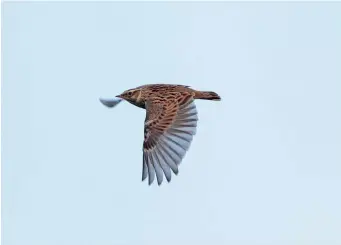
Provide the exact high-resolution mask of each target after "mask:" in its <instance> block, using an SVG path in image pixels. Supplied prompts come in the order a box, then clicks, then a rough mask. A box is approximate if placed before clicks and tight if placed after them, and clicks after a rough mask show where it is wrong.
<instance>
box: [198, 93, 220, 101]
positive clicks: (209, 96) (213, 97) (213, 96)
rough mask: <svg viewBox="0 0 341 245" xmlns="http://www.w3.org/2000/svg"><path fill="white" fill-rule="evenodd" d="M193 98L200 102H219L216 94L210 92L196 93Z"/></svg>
mask: <svg viewBox="0 0 341 245" xmlns="http://www.w3.org/2000/svg"><path fill="white" fill-rule="evenodd" d="M194 98H195V99H200V100H221V98H220V96H219V95H218V94H217V93H215V92H211V91H196V92H195V96H194Z"/></svg>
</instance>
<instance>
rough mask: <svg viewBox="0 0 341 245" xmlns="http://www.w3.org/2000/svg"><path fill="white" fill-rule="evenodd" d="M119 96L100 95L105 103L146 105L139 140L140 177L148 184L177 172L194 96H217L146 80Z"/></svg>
mask: <svg viewBox="0 0 341 245" xmlns="http://www.w3.org/2000/svg"><path fill="white" fill-rule="evenodd" d="M116 97H118V98H120V99H116V100H115V99H100V101H101V102H102V103H103V104H104V105H105V106H107V107H114V106H116V105H117V104H118V103H119V102H121V101H122V99H123V100H126V101H128V102H130V103H131V104H133V105H135V106H138V107H140V108H144V109H146V119H145V122H144V141H143V166H142V181H144V180H145V179H146V178H147V176H148V177H149V185H151V184H152V183H153V181H154V179H155V175H156V178H157V182H158V185H161V183H162V181H163V175H165V177H166V179H167V181H168V182H170V181H171V177H172V174H171V171H173V173H174V174H178V165H179V164H180V163H181V161H182V159H183V157H184V156H185V154H186V151H187V150H188V148H189V146H190V144H191V142H192V139H193V135H195V133H196V126H197V121H198V116H197V110H196V106H195V104H194V100H195V99H202V100H220V96H219V95H218V94H216V93H215V92H204V91H196V90H194V89H191V88H190V87H189V86H183V85H173V84H149V85H144V86H140V87H137V88H133V89H129V90H127V91H124V92H123V93H122V94H120V95H118V96H116Z"/></svg>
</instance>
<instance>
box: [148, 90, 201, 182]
mask: <svg viewBox="0 0 341 245" xmlns="http://www.w3.org/2000/svg"><path fill="white" fill-rule="evenodd" d="M146 111H147V115H146V120H145V128H144V142H143V170H142V180H145V179H146V178H147V176H148V177H149V185H150V184H152V183H153V181H154V178H155V175H156V178H157V182H158V184H159V185H161V183H162V181H163V174H164V175H165V177H166V179H167V181H168V182H170V181H171V170H172V171H173V173H175V174H177V173H178V165H179V164H180V162H181V160H182V159H183V157H184V156H185V154H186V151H187V150H188V148H189V146H190V144H191V142H192V139H193V135H194V134H195V132H196V126H197V121H198V116H197V110H196V107H195V104H194V102H193V97H187V98H186V99H184V100H182V101H179V100H176V99H173V100H169V99H168V100H165V101H158V100H154V101H147V103H146Z"/></svg>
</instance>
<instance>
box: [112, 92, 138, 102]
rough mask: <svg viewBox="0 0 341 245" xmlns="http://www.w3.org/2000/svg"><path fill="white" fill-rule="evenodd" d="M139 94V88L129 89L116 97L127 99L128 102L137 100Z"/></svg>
mask: <svg viewBox="0 0 341 245" xmlns="http://www.w3.org/2000/svg"><path fill="white" fill-rule="evenodd" d="M140 94H141V90H140V89H129V90H127V91H124V92H123V93H122V94H120V95H117V96H116V97H118V98H121V99H124V100H127V101H129V102H137V101H138V99H139V97H140Z"/></svg>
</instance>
